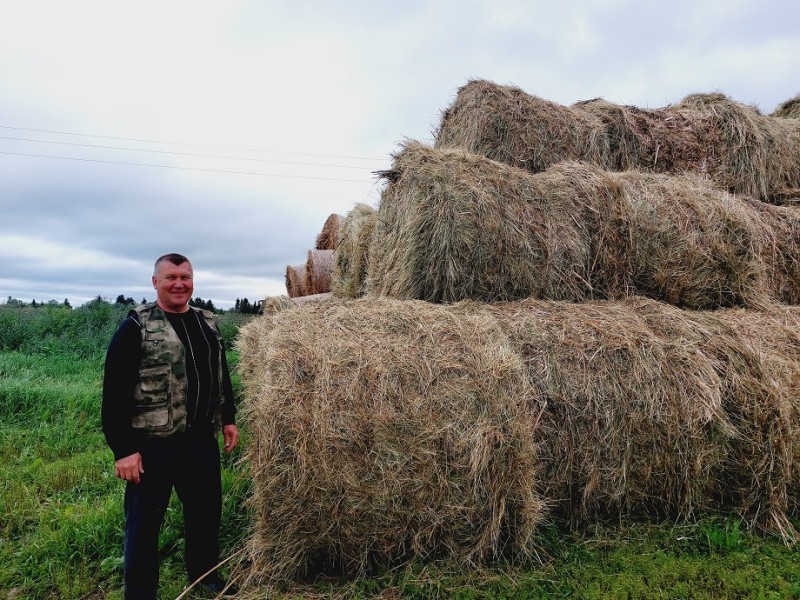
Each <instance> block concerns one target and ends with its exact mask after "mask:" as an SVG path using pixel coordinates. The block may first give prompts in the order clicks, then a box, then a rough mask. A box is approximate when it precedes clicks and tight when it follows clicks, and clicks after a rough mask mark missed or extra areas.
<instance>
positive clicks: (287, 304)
mask: <svg viewBox="0 0 800 600" xmlns="http://www.w3.org/2000/svg"><path fill="white" fill-rule="evenodd" d="M294 304H295V301H294V299H292V298H290V297H289V296H267V297H266V298H264V299H263V300H262V301H261V309H260V311H259V314H261V315H268V316H271V315H274V314H277V313H279V312H281V311H282V310H286V309H287V308H292V307H293V306H294Z"/></svg>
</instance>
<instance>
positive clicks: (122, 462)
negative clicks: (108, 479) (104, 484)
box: [114, 452, 144, 483]
mask: <svg viewBox="0 0 800 600" xmlns="http://www.w3.org/2000/svg"><path fill="white" fill-rule="evenodd" d="M142 473H144V469H143V468H142V455H141V454H139V453H138V452H136V453H135V454H131V455H130V456H126V457H125V458H120V459H119V460H118V461H116V462H115V463H114V475H116V476H117V477H119V478H120V479H124V480H125V481H132V482H133V483H139V476H140V475H141V474H142Z"/></svg>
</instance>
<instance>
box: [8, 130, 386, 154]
mask: <svg viewBox="0 0 800 600" xmlns="http://www.w3.org/2000/svg"><path fill="white" fill-rule="evenodd" d="M0 129H13V130H15V131H35V132H37V133H55V134H58V135H74V136H79V137H89V138H100V139H106V140H124V141H126V142H145V143H148V144H166V145H171V146H191V147H195V148H197V147H201V148H203V147H204V148H208V147H209V146H208V145H207V144H191V143H187V142H168V141H163V140H149V139H143V138H131V137H119V136H113V135H98V134H90V133H74V132H71V131H58V130H55V129H34V128H30V127H13V126H11V125H0ZM227 149H228V150H236V151H240V152H265V153H270V154H289V155H292V156H313V157H316V158H346V159H349V160H385V158H375V157H367V156H345V155H341V154H311V153H306V152H286V151H283V150H265V149H258V148H227Z"/></svg>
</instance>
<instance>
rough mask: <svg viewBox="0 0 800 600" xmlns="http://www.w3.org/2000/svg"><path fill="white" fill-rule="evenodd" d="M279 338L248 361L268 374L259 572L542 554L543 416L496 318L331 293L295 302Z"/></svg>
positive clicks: (255, 539) (277, 325)
mask: <svg viewBox="0 0 800 600" xmlns="http://www.w3.org/2000/svg"><path fill="white" fill-rule="evenodd" d="M249 326H250V325H248V327H249ZM267 337H268V340H267V342H265V343H264V344H262V345H261V346H260V351H258V352H256V353H254V354H251V355H249V356H247V357H244V356H243V357H242V360H244V361H245V363H246V364H245V365H243V369H244V371H245V372H247V373H248V374H249V376H250V377H255V378H256V379H257V380H258V385H250V386H247V387H246V389H247V390H249V391H250V393H251V395H250V397H249V398H248V401H247V403H246V405H245V408H244V410H245V412H246V414H247V415H248V422H249V427H250V428H251V431H252V434H253V437H254V439H255V440H256V443H254V444H252V445H251V446H250V448H249V454H248V458H249V461H250V464H251V468H252V472H253V493H252V498H251V499H250V504H251V506H252V509H253V512H254V515H255V527H254V533H253V536H252V538H251V541H250V544H249V552H250V560H251V561H252V565H253V568H252V570H251V577H252V578H254V579H255V580H256V581H259V580H260V581H261V582H263V581H264V580H265V579H282V578H286V577H294V576H297V575H302V574H304V573H306V572H308V571H309V570H312V569H319V568H323V569H324V568H330V569H336V570H337V571H338V572H344V573H347V574H358V573H363V572H366V571H369V570H370V569H371V568H373V567H376V566H377V567H386V566H390V565H393V564H397V563H398V562H400V561H404V560H407V559H409V558H410V557H412V556H421V557H442V558H446V559H449V560H450V561H452V562H453V563H455V564H462V565H472V564H475V563H479V562H484V561H488V560H491V559H493V558H496V557H498V556H500V555H501V554H503V553H507V554H508V555H518V556H528V555H529V553H530V552H531V550H532V545H531V542H532V535H533V531H534V529H535V526H536V524H537V523H538V522H539V520H540V519H541V518H542V516H543V514H544V512H545V509H544V506H543V504H542V502H541V500H540V499H539V497H538V495H537V494H536V491H535V481H536V473H537V468H536V464H535V460H534V458H535V455H534V448H533V445H532V443H533V432H532V430H533V426H534V424H535V422H536V415H535V414H533V413H534V412H535V410H534V409H533V408H532V407H531V406H530V405H529V403H528V401H527V397H528V393H527V390H528V384H527V378H526V376H525V371H524V369H523V367H522V364H521V362H520V360H519V357H518V356H517V355H516V354H515V353H513V352H509V348H508V346H507V343H506V338H505V336H504V335H502V333H501V332H500V331H499V330H498V328H497V327H496V326H495V324H494V320H493V319H492V318H491V317H490V316H488V315H486V314H480V313H472V312H469V311H466V312H465V311H458V310H457V309H454V308H450V307H443V306H436V305H431V304H427V303H423V302H398V301H391V300H383V301H381V302H369V301H366V300H364V299H360V300H353V301H347V302H345V301H330V302H327V303H309V304H303V305H302V306H298V307H296V308H295V309H293V310H289V311H283V312H282V313H280V314H279V315H277V316H276V317H275V318H274V319H273V320H272V324H271V328H270V329H269V331H268V333H267ZM254 371H259V372H260V374H259V375H255V376H254V375H253V372H254ZM254 391H255V392H254ZM536 410H538V409H536Z"/></svg>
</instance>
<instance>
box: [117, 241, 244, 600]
mask: <svg viewBox="0 0 800 600" xmlns="http://www.w3.org/2000/svg"><path fill="white" fill-rule="evenodd" d="M153 287H154V288H155V290H156V302H155V303H152V304H144V305H142V306H140V307H138V308H137V309H136V310H133V311H131V312H130V313H129V315H128V318H126V319H125V320H124V321H123V322H122V324H121V325H120V326H119V327H118V328H117V331H116V332H115V333H114V336H113V337H112V339H111V342H110V343H109V346H108V352H107V354H106V363H105V377H104V382H103V407H102V421H103V432H104V433H105V436H106V440H107V441H108V444H109V446H110V447H111V450H112V451H113V453H114V459H115V463H114V474H115V475H116V476H117V477H119V478H120V479H123V480H125V481H126V487H125V546H124V551H125V561H124V567H125V598H126V599H129V600H133V599H137V600H138V599H145V598H147V599H155V598H156V590H157V588H158V571H159V563H158V535H159V530H160V528H161V524H162V522H163V520H164V513H165V512H166V509H167V506H168V504H169V498H170V494H171V492H172V488H173V487H174V488H175V491H176V492H177V494H178V498H179V499H180V501H181V503H182V504H183V513H184V530H185V560H186V570H187V574H188V576H189V580H190V581H197V580H198V579H200V578H201V577H203V576H204V575H206V573H209V574H208V575H207V576H206V577H205V578H204V579H203V580H202V582H201V584H200V585H201V587H204V588H206V590H207V591H210V592H213V593H216V594H218V593H220V592H223V590H224V589H225V587H226V584H225V582H224V580H223V579H222V578H221V577H220V576H219V574H217V572H216V570H215V567H216V565H217V564H218V563H219V526H220V519H221V512H222V485H221V479H220V455H219V445H218V442H217V435H218V433H219V429H220V427H221V428H222V434H223V440H224V449H225V451H226V452H231V451H232V450H233V449H234V448H235V447H236V445H237V443H238V440H239V432H238V429H237V428H236V424H235V406H234V402H233V390H232V387H231V382H230V375H229V372H228V365H227V362H226V359H225V352H224V349H223V343H222V337H221V335H220V333H219V329H218V328H217V326H216V323H215V322H214V318H213V315H212V314H211V313H210V312H208V311H201V310H198V309H196V308H193V307H190V306H189V300H191V298H192V293H193V291H194V285H193V271H192V265H191V263H190V262H189V260H188V259H187V258H186V257H185V256H183V255H181V254H166V255H164V256H161V257H160V258H159V259H158V260H156V263H155V268H154V270H153ZM226 593H227V594H228V595H233V593H235V590H233V589H232V586H231V587H229V588H228V590H227V591H226Z"/></svg>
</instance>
